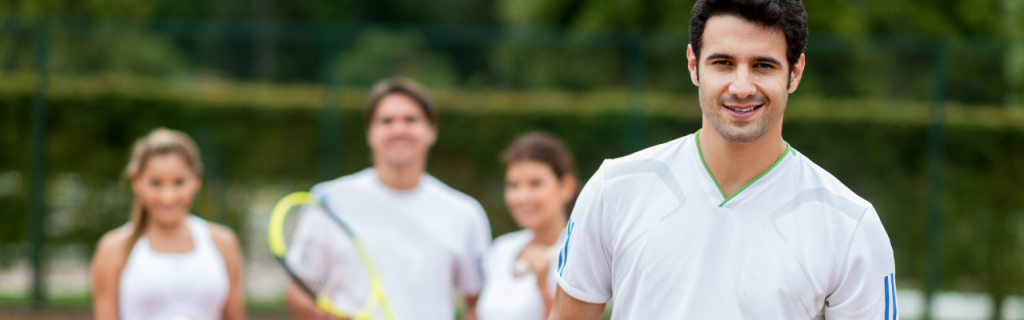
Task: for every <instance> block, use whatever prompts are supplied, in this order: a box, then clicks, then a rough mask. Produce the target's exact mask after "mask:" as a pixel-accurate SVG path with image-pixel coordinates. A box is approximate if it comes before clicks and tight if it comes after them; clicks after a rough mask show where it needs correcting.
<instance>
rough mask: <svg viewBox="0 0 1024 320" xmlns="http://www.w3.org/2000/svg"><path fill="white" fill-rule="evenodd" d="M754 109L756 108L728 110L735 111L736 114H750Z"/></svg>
mask: <svg viewBox="0 0 1024 320" xmlns="http://www.w3.org/2000/svg"><path fill="white" fill-rule="evenodd" d="M726 108H729V107H726ZM755 108H757V106H753V107H750V108H745V109H736V108H729V109H732V110H733V111H736V112H739V113H747V112H750V111H751V110H754V109H755Z"/></svg>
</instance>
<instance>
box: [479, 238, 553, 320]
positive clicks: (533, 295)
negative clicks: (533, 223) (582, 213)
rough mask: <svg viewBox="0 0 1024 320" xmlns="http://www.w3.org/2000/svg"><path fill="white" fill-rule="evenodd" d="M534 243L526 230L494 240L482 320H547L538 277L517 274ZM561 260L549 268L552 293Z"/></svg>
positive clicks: (488, 259) (486, 267)
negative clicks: (522, 255) (522, 257)
mask: <svg viewBox="0 0 1024 320" xmlns="http://www.w3.org/2000/svg"><path fill="white" fill-rule="evenodd" d="M532 240H533V232H532V231H530V230H529V229H523V230H520V231H516V232H513V233H509V234H506V235H503V236H500V237H498V238H497V239H494V244H493V245H492V246H491V248H490V249H489V250H488V251H487V254H486V255H485V256H484V260H483V270H484V277H485V279H484V289H483V291H481V292H480V300H478V301H477V303H476V313H477V316H478V317H479V318H480V320H513V319H515V320H543V319H547V315H546V314H544V297H542V296H541V292H540V288H537V275H536V274H534V273H533V272H528V273H526V274H524V275H521V276H516V275H515V270H514V266H515V263H516V258H517V257H519V254H520V253H522V252H523V248H526V245H527V244H529V243H530V241H532ZM564 241H565V236H564V233H563V236H561V237H559V238H558V241H557V242H556V245H555V246H557V247H561V244H562V243H564ZM557 260H558V259H554V261H551V265H549V266H548V278H547V280H548V292H550V293H552V294H554V292H555V279H556V278H555V277H556V276H557V275H556V274H555V269H556V268H557V264H558V262H557Z"/></svg>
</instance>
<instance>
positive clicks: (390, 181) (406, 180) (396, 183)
mask: <svg viewBox="0 0 1024 320" xmlns="http://www.w3.org/2000/svg"><path fill="white" fill-rule="evenodd" d="M373 168H374V169H375V171H376V172H377V179H379V180H380V183H382V184H384V186H387V187H388V188H391V189H395V190H400V191H406V190H410V189H412V188H415V187H416V186H417V185H419V184H420V177H422V176H423V172H424V171H426V165H425V164H423V163H416V164H408V165H401V166H395V165H389V164H383V163H380V162H377V163H374V165H373Z"/></svg>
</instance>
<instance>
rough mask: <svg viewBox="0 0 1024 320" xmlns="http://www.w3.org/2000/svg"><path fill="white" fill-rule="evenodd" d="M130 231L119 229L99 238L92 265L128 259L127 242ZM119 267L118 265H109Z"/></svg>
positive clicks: (129, 237) (130, 234)
mask: <svg viewBox="0 0 1024 320" xmlns="http://www.w3.org/2000/svg"><path fill="white" fill-rule="evenodd" d="M131 236H132V230H131V229H129V228H125V227H121V228H117V229H114V230H110V231H108V232H107V233H106V234H104V235H103V237H102V238H100V243H99V244H97V245H96V256H95V258H93V264H96V265H98V264H104V263H105V262H115V261H123V260H124V259H127V258H128V252H129V250H128V241H130V240H131ZM111 265H115V266H116V265H119V264H111Z"/></svg>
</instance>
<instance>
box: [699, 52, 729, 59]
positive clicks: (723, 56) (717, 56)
mask: <svg viewBox="0 0 1024 320" xmlns="http://www.w3.org/2000/svg"><path fill="white" fill-rule="evenodd" d="M714 59H726V60H734V58H733V56H731V55H728V54H724V53H714V54H711V55H710V56H708V57H707V58H705V60H714Z"/></svg>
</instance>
